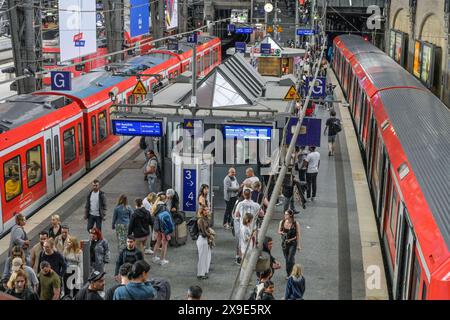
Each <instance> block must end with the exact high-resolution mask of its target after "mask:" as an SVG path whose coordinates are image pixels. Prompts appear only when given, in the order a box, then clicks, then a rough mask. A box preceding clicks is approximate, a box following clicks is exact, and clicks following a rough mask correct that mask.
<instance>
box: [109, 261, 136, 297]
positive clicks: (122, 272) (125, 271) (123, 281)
mask: <svg viewBox="0 0 450 320" xmlns="http://www.w3.org/2000/svg"><path fill="white" fill-rule="evenodd" d="M132 268H133V264H131V263H128V262H125V263H124V264H122V265H121V266H120V268H119V276H120V282H119V283H118V284H115V285H114V286H112V287H111V288H109V289H108V290H107V291H106V294H105V300H113V297H114V292H115V291H116V289H117V288H119V287H122V286H126V285H127V283H128V282H129V281H130V279H128V276H129V274H130V272H131V269H132Z"/></svg>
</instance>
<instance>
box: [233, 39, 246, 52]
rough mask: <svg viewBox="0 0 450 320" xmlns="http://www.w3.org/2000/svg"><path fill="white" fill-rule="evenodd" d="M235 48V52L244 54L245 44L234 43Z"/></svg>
mask: <svg viewBox="0 0 450 320" xmlns="http://www.w3.org/2000/svg"><path fill="white" fill-rule="evenodd" d="M235 47H236V52H240V53H245V51H247V44H246V43H245V42H236V43H235Z"/></svg>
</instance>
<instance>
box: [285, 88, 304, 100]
mask: <svg viewBox="0 0 450 320" xmlns="http://www.w3.org/2000/svg"><path fill="white" fill-rule="evenodd" d="M283 100H285V101H292V100H300V95H299V94H298V92H297V89H295V87H294V86H291V87H290V88H289V91H288V92H287V93H286V96H285V97H284V99H283Z"/></svg>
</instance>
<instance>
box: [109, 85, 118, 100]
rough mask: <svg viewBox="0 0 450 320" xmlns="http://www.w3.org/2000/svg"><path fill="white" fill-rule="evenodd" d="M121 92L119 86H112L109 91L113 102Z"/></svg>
mask: <svg viewBox="0 0 450 320" xmlns="http://www.w3.org/2000/svg"><path fill="white" fill-rule="evenodd" d="M118 94H119V89H118V88H117V87H114V88H112V89H111V90H110V91H109V92H108V95H109V98H110V99H111V101H112V102H114V101H116V97H117V95H118Z"/></svg>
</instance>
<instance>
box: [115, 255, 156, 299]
mask: <svg viewBox="0 0 450 320" xmlns="http://www.w3.org/2000/svg"><path fill="white" fill-rule="evenodd" d="M149 272H150V265H149V264H148V263H147V262H145V261H144V260H139V261H137V262H136V263H135V264H133V267H132V268H131V272H130V282H128V284H127V285H125V286H121V287H119V288H117V289H116V291H115V292H114V296H113V300H153V299H154V298H155V296H156V290H155V288H153V286H152V284H151V282H150V281H149V280H148V273H149Z"/></svg>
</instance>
